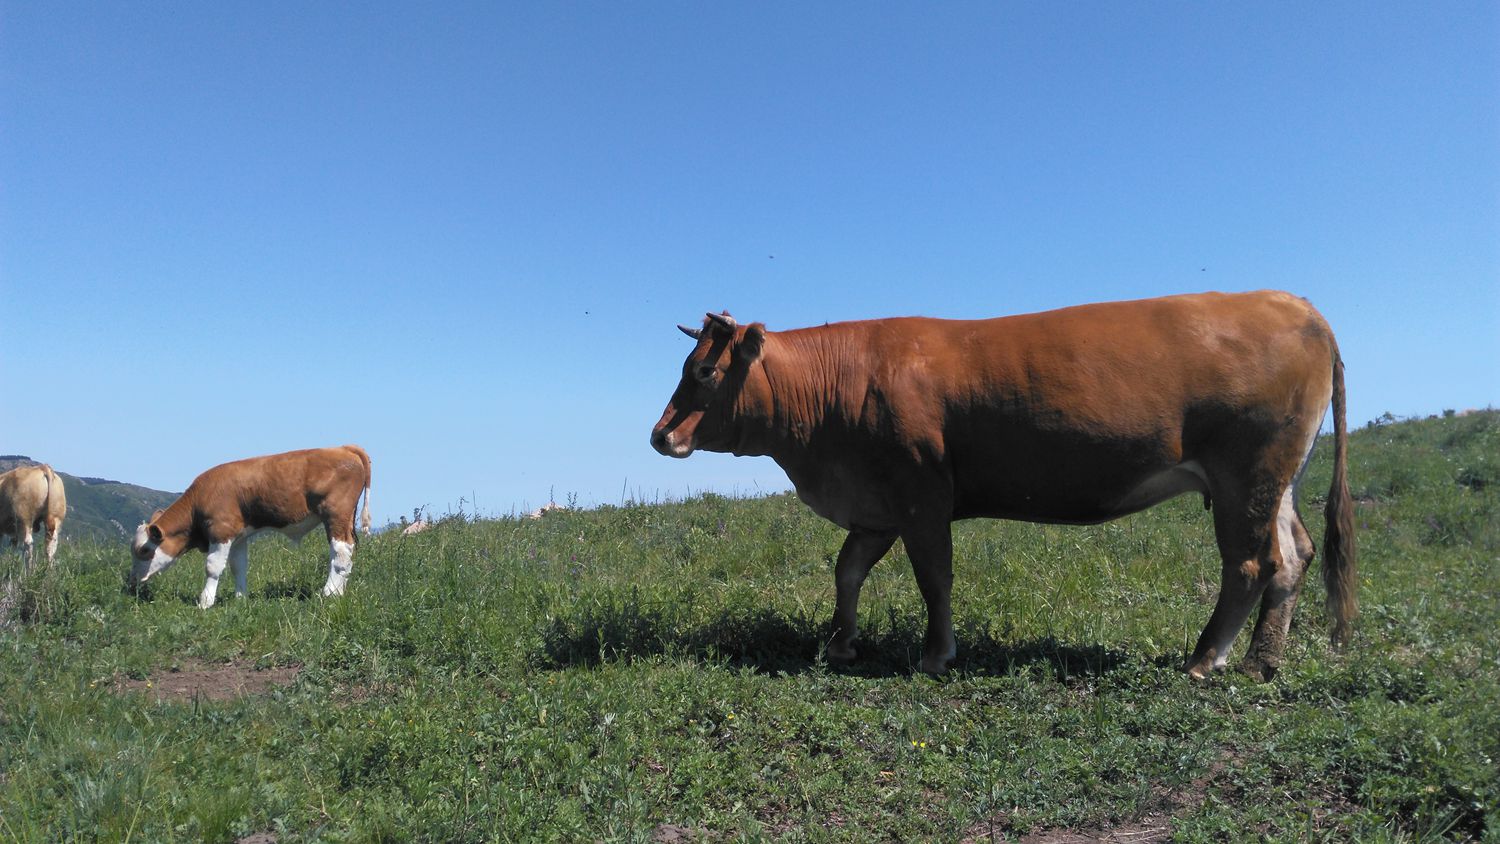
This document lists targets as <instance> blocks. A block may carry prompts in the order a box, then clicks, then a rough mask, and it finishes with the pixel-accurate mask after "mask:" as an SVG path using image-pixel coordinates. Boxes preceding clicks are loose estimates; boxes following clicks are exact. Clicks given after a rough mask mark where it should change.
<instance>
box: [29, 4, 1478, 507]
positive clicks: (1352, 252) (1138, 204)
mask: <svg viewBox="0 0 1500 844" xmlns="http://www.w3.org/2000/svg"><path fill="white" fill-rule="evenodd" d="M0 97H3V99H0V383H3V384H5V386H6V396H5V398H4V399H3V400H0V452H19V453H24V454H28V455H31V456H33V457H36V458H38V459H43V460H47V461H50V462H52V463H53V464H54V465H56V466H57V467H59V468H61V469H63V470H65V471H70V472H74V473H79V474H88V475H98V476H106V477H112V478H118V479H122V480H128V481H133V482H136V483H141V484H145V485H148V486H152V487H157V488H161V489H168V490H180V489H183V488H184V487H185V486H186V485H187V484H188V482H190V481H191V480H192V478H193V477H194V476H195V475H196V474H197V473H198V472H199V471H201V470H203V469H205V468H207V467H209V466H211V465H214V464H216V463H220V462H223V461H225V460H230V459H234V458H238V457H244V456H249V455H254V454H262V453H267V452H272V451H281V450H285V449H291V448H300V447H306V446H311V445H332V444H338V443H344V442H357V443H360V444H363V445H364V446H365V447H366V448H367V449H368V450H369V451H370V453H371V455H372V457H373V459H374V464H375V489H374V496H373V497H374V508H375V515H376V517H377V519H379V520H382V521H384V520H387V519H394V518H396V517H397V516H399V515H402V514H407V513H410V511H411V509H412V508H413V507H416V506H419V505H424V504H425V505H430V506H431V507H432V508H433V509H435V510H437V511H438V512H442V511H443V510H445V509H448V508H450V507H453V506H456V505H457V504H458V501H459V499H460V498H461V497H462V498H465V499H471V500H477V504H478V508H479V510H480V511H482V512H485V513H506V512H509V511H511V510H512V509H513V508H516V509H519V508H523V507H535V506H538V505H540V504H542V503H545V502H546V501H547V500H548V497H549V495H551V494H555V495H556V497H557V499H558V500H559V501H562V500H564V499H565V498H566V497H567V496H568V495H569V494H573V495H576V497H577V499H578V500H579V502H580V503H583V504H594V503H618V502H619V501H620V500H621V499H622V497H623V496H633V497H642V498H648V499H651V498H656V497H667V496H673V497H679V496H682V495H685V494H688V493H689V492H696V491H699V490H703V489H716V490H720V491H724V492H739V493H755V492H757V491H767V492H768V491H772V490H779V489H784V488H786V486H787V482H786V479H785V476H784V475H783V474H782V473H781V472H780V471H779V470H778V469H777V468H776V466H775V464H773V463H771V462H770V461H769V460H766V459H749V458H739V459H736V458H731V457H727V456H719V455H707V454H700V455H696V456H694V457H693V458H691V459H689V460H687V461H673V460H669V459H667V458H664V457H660V456H658V455H657V454H656V453H655V452H653V451H652V450H651V449H650V447H649V446H648V444H647V435H648V433H649V429H650V426H651V425H652V423H654V422H655V421H656V419H657V417H658V415H659V414H660V413H661V410H662V407H663V406H664V405H665V403H666V400H667V398H668V395H669V394H670V392H671V390H672V388H673V386H674V384H675V382H676V379H677V375H678V372H679V367H680V364H681V361H682V358H683V356H684V355H685V354H686V353H687V351H688V341H687V340H686V339H685V338H683V337H682V335H680V334H679V333H678V332H677V331H676V330H675V329H674V328H673V325H674V324H675V323H678V322H688V323H692V322H694V321H696V320H698V319H700V318H701V316H702V314H703V312H704V311H705V310H708V309H714V310H718V309H722V308H728V309H729V310H730V311H731V312H732V313H733V314H735V316H737V317H739V318H740V319H741V320H744V321H749V320H760V321H764V322H765V323H766V324H767V325H768V326H769V327H770V328H772V329H778V328H793V327H797V326H802V325H808V324H815V323H821V322H824V321H833V320H842V319H853V318H865V317H876V316H890V315H903V314H927V315H933V316H947V317H982V316H993V315H1000V314H1007V313H1018V312H1025V311H1034V310H1041V309H1046V308H1051V307H1057V306H1063V305H1069V304H1075V303H1079V302H1086V301H1096V300H1104V299H1120V298H1135V297H1143V296H1154V295H1160V294H1167V293H1178V292H1187V291H1197V290H1204V289H1218V290H1243V289H1254V288H1260V287H1278V288H1284V289H1287V290H1291V291H1294V292H1296V293H1299V294H1302V295H1305V296H1307V297H1309V298H1310V299H1311V300H1312V301H1313V302H1314V303H1315V304H1316V305H1317V306H1318V307H1319V308H1320V309H1321V310H1322V311H1323V313H1324V314H1325V315H1326V316H1327V317H1328V319H1329V321H1330V322H1331V323H1332V325H1333V326H1334V329H1335V331H1336V332H1337V334H1338V336H1339V340H1340V342H1341V344H1342V347H1343V354H1344V357H1345V359H1346V361H1347V362H1348V367H1349V371H1348V392H1349V408H1350V416H1351V422H1352V423H1353V424H1355V425H1360V424H1363V423H1365V422H1367V421H1368V420H1370V419H1372V418H1374V417H1375V416H1378V415H1380V414H1381V413H1383V412H1385V411H1391V412H1393V413H1396V414H1397V415H1411V414H1426V413H1435V412H1439V411H1440V410H1442V409H1443V408H1457V409H1462V408H1465V407H1473V406H1484V405H1486V404H1492V403H1496V402H1500V375H1497V361H1500V6H1497V5H1496V4H1493V3H1441V4H1414V3H1374V4H1371V3H1328V4H1321V3H1320V4H1307V3H1264V4H1260V3H1258V4H1250V5H1243V4H1241V5H1229V4H1201V3H1200V4H1187V3H1165V2H1163V3H1150V4H1121V3H1103V2H1098V3H1096V2H1079V3H1066V4H1064V3H1031V4H1021V3H990V2H984V3H968V4H966V3H943V4H926V3H924V4H895V3H878V4H855V3H842V2H834V3H815V4H807V3H753V4H752V3H683V2H674V3H605V2H570V3H534V4H521V3H474V4H458V3H440V4H426V3H417V4H413V3H388V4H376V3H369V4H366V3H358V4H348V3H249V4H246V3H234V4H224V3H156V2H145V3H99V4H86V5H79V4H65V3H7V4H5V5H4V6H3V7H0ZM772 256H774V257H772ZM554 491H555V493H554ZM470 506H472V505H470Z"/></svg>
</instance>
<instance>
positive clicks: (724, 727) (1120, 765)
mask: <svg viewBox="0 0 1500 844" xmlns="http://www.w3.org/2000/svg"><path fill="white" fill-rule="evenodd" d="M1497 416H1500V415H1497V414H1495V413H1493V412H1489V413H1481V414H1475V415H1471V416H1467V417H1462V418H1452V419H1436V420H1427V421H1417V422H1403V423H1397V424H1392V425H1387V426H1380V427H1373V428H1367V429H1363V430H1360V431H1358V432H1356V433H1355V435H1354V438H1353V443H1352V447H1351V458H1352V468H1351V473H1350V474H1351V478H1352V481H1353V485H1354V491H1355V492H1356V494H1357V495H1358V496H1360V501H1359V505H1358V507H1359V512H1358V518H1359V524H1360V528H1361V531H1362V532H1361V534H1360V550H1361V555H1362V558H1361V599H1362V602H1363V615H1362V616H1361V617H1360V619H1359V620H1358V621H1357V625H1356V638H1355V641H1354V642H1353V644H1352V646H1351V647H1350V648H1349V649H1348V650H1347V651H1346V652H1343V653H1335V652H1333V651H1331V650H1330V649H1329V647H1328V645H1327V640H1326V635H1325V621H1326V619H1325V616H1324V614H1323V612H1322V609H1321V606H1320V605H1321V602H1322V598H1323V595H1322V590H1321V587H1320V585H1319V583H1318V581H1317V578H1316V577H1312V578H1310V579H1309V583H1308V586H1307V589H1306V592H1305V595H1304V600H1303V603H1302V606H1301V608H1300V611H1299V615H1298V622H1297V626H1296V628H1295V629H1294V631H1293V635H1292V637H1291V643H1290V645H1289V648H1288V653H1287V662H1286V665H1285V667H1284V668H1283V670H1282V672H1281V674H1280V675H1279V676H1278V677H1277V678H1276V680H1275V681H1273V682H1271V683H1269V684H1261V685H1257V684H1251V683H1249V682H1247V681H1246V680H1245V679H1244V678H1243V677H1240V676H1237V675H1233V674H1230V675H1225V676H1223V677H1220V678H1216V679H1213V680H1211V681H1208V682H1205V683H1195V682H1193V681H1190V680H1189V679H1187V678H1186V677H1185V676H1184V675H1182V674H1181V673H1180V672H1179V671H1178V667H1179V665H1180V663H1181V661H1182V659H1183V657H1184V655H1185V652H1186V651H1187V650H1188V649H1189V648H1190V647H1191V644H1192V642H1193V639H1194V637H1195V636H1196V635H1197V632H1198V630H1199V629H1200V628H1201V626H1202V625H1203V623H1204V621H1205V620H1206V618H1207V616H1208V613H1209V611H1210V609H1211V607H1212V602H1213V599H1214V595H1215V591H1216V589H1217V580H1218V575H1217V573H1218V561H1217V559H1216V555H1215V551H1214V546H1213V542H1212V539H1211V531H1210V526H1209V520H1208V517H1207V514H1205V513H1204V512H1203V511H1202V505H1201V503H1200V502H1199V500H1198V499H1197V498H1182V499H1178V500H1176V501H1174V502H1170V503H1169V504H1167V505H1165V506H1163V507H1159V508H1157V509H1156V510H1153V511H1151V512H1148V513H1144V514H1140V515H1137V516H1134V517H1131V518H1128V519H1125V520H1121V521H1118V522H1114V523H1110V524H1107V525H1101V526H1097V527H1090V528H1074V527H1050V526H1036V525H1025V524H1015V523H1004V522H972V523H966V524H963V525H961V526H959V528H958V530H957V532H956V540H955V545H956V550H957V555H958V563H957V565H956V568H957V584H956V588H955V617H956V620H957V624H958V627H959V631H958V642H959V659H958V662H957V667H956V670H955V671H954V672H952V674H951V675H950V676H947V677H944V678H941V679H931V678H928V677H925V676H921V675H917V674H913V673H912V672H911V670H910V667H911V665H913V664H914V662H915V661H916V660H917V659H918V658H919V656H920V649H921V635H922V624H923V615H922V605H921V601H920V598H919V597H918V595H917V590H916V586H915V584H914V582H913V580H912V577H911V574H910V569H909V566H908V565H907V562H906V560H905V558H904V556H903V555H902V553H901V551H900V548H899V546H898V548H897V549H896V551H894V552H893V555H892V557H891V558H890V559H887V560H886V561H885V562H883V563H881V564H880V566H878V567H877V568H876V570H875V572H874V573H873V574H872V576H871V578H870V581H869V584H868V585H867V587H866V590H865V599H864V602H863V604H862V606H861V610H862V614H861V624H862V627H863V628H864V630H865V631H866V632H865V636H864V638H863V647H862V654H863V655H862V658H861V660H860V662H859V663H858V665H857V666H856V667H855V668H853V669H852V670H849V671H836V670H832V669H830V668H829V667H827V666H826V665H825V664H824V663H823V662H822V660H821V659H820V657H819V651H820V648H821V646H822V644H823V642H824V639H825V637H826V632H827V631H826V628H827V624H828V619H829V615H830V613H831V611H832V606H833V584H832V576H831V568H832V558H833V555H834V554H835V553H836V551H837V549H838V546H839V542H840V539H841V537H840V532H839V531H837V530H836V529H835V528H833V527H832V526H830V525H828V524H826V523H824V522H822V521H820V520H818V519H817V518H816V517H814V516H812V515H811V514H810V513H808V512H807V510H806V508H805V507H803V506H802V505H801V504H800V503H798V502H797V501H796V500H795V499H793V498H790V497H785V496H774V497H769V498H762V499H754V500H729V499H724V498H720V497H716V496H705V497H702V498H696V499H693V500H690V501H686V502H676V503H659V504H652V505H640V506H625V507H605V508H600V509H598V510H592V511H584V512H565V513H558V514H552V515H549V516H548V517H546V518H543V519H539V520H534V521H533V520H500V521H484V522H477V523H469V522H465V521H463V520H461V519H451V520H449V521H447V522H444V523H442V524H439V525H438V526H437V527H435V528H434V529H432V530H430V531H428V532H426V533H423V534H419V535H416V536H413V537H406V538H403V537H400V536H396V535H389V534H388V535H383V536H379V537H375V538H373V539H368V540H365V541H363V542H362V543H361V545H360V546H359V549H358V552H357V554H356V563H355V569H354V575H353V579H352V580H351V590H350V594H348V595H346V596H345V597H343V598H341V599H337V600H323V599H321V598H318V597H316V591H317V589H318V587H319V586H320V585H321V583H322V581H323V578H324V576H325V574H326V565H327V563H326V560H327V549H326V545H325V544H324V543H323V542H322V541H321V538H320V537H319V536H318V535H316V534H315V535H314V538H310V539H308V540H307V541H306V542H305V543H304V544H303V545H302V546H300V547H289V546H287V545H286V544H285V543H283V542H281V541H280V540H269V541H265V542H263V543H261V544H258V545H256V546H254V547H252V549H251V570H250V584H251V590H252V593H253V594H252V597H251V598H249V599H248V600H244V601H236V600H233V599H232V597H230V596H229V594H227V593H228V592H230V591H231V590H230V589H229V588H228V585H227V584H226V589H225V592H224V593H221V603H220V605H219V606H217V607H215V608H214V609H212V610H210V611H208V612H202V611H199V610H198V609H196V608H195V607H194V606H193V602H194V601H195V600H196V596H197V593H198V591H199V589H200V588H201V586H202V557H201V556H200V555H192V556H190V557H189V558H188V559H186V560H184V561H183V562H181V563H179V564H178V566H177V567H176V568H174V569H172V570H170V571H168V572H167V573H165V574H164V575H163V576H162V577H161V579H160V580H157V581H153V583H152V584H151V588H150V589H148V590H147V591H146V592H145V593H144V594H143V595H141V596H140V597H137V596H134V595H131V594H129V593H128V592H127V591H125V590H124V589H122V579H121V577H122V574H123V572H124V570H125V567H126V559H125V557H126V555H125V552H124V549H123V547H122V546H121V545H119V544H118V543H116V544H110V545H99V544H85V543H73V544H70V545H65V546H64V551H63V553H62V555H61V556H60V561H61V564H60V565H58V566H55V567H54V568H53V569H51V570H50V571H48V572H45V573H37V574H35V575H33V576H32V577H31V578H30V579H28V580H26V581H25V582H23V583H22V584H21V585H20V587H19V588H18V591H17V592H16V593H15V596H14V599H13V601H14V603H13V605H12V607H11V608H10V610H9V614H10V616H11V619H12V627H11V629H10V630H9V631H7V632H0V840H4V841H10V840H15V841H37V842H41V841H58V840H111V841H118V840H142V841H198V840H207V841H237V840H239V841H247V842H248V841H251V840H254V841H259V842H265V841H268V840H276V841H280V842H291V841H358V842H365V841H371V842H373V841H405V840H422V841H523V840H541V841H551V840H563V841H600V840H602V841H652V840H655V841H685V840H712V841H726V840H789V841H844V840H869V841H885V840H947V841H955V840H966V839H967V840H974V841H991V840H1034V841H1041V840H1052V841H1056V840H1065V839H1062V838H1059V837H1051V838H1048V837H1046V836H1043V835H1041V833H1044V832H1045V833H1047V835H1060V834H1061V832H1060V831H1063V830H1068V831H1073V832H1079V833H1086V834H1092V835H1096V836H1099V835H1105V834H1107V833H1108V832H1109V831H1114V832H1115V833H1116V834H1117V835H1118V836H1119V837H1118V838H1117V839H1116V840H1122V841H1123V840H1128V841H1160V840H1166V839H1167V838H1168V837H1171V838H1174V839H1177V840H1185V841H1221V840H1282V841H1304V840H1340V841H1343V840H1359V841H1413V840H1438V839H1485V840H1495V839H1496V836H1497V835H1500V817H1497V814H1496V811H1497V806H1500V773H1497V765H1496V760H1497V759H1500V705H1497V702H1500V670H1497V658H1500V600H1497V598H1500V563H1497V560H1500V512H1497V506H1496V504H1497V501H1496V496H1497V490H1500V483H1497V482H1500V418H1497ZM1329 450H1330V449H1328V448H1327V447H1326V444H1325V446H1324V447H1322V448H1320V450H1319V453H1318V457H1317V462H1316V463H1315V465H1314V466H1313V468H1312V470H1311V472H1310V477H1309V478H1308V481H1307V483H1306V485H1305V487H1304V503H1303V506H1304V509H1305V511H1306V512H1307V514H1308V516H1309V519H1308V521H1309V526H1310V527H1311V529H1312V531H1313V534H1314V538H1315V539H1317V538H1319V537H1321V534H1322V520H1321V515H1320V512H1321V497H1322V495H1323V494H1324V492H1326V489H1327V484H1328V480H1327V479H1328V462H1327V458H1328V452H1329ZM4 565H6V566H9V567H11V568H13V566H14V564H13V562H12V561H10V560H7V561H6V562H5V563H4ZM1247 638H1248V635H1244V636H1242V637H1241V640H1240V642H1239V645H1240V646H1241V647H1243V646H1244V643H1245V640H1246V639H1247ZM257 669H276V670H275V671H271V670H257ZM293 676H294V677H295V679H292V680H290V682H289V684H286V685H276V684H277V683H286V682H287V680H288V678H290V677H293ZM203 678H211V679H210V680H209V681H207V682H205V681H204V679H203ZM241 685H243V686H244V687H245V689H246V690H247V691H251V692H253V693H249V694H241V693H238V692H236V689H237V688H239V687H240V686H241ZM1028 836H1032V837H1031V838H1029V839H1028Z"/></svg>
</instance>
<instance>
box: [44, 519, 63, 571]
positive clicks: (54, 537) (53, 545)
mask: <svg viewBox="0 0 1500 844" xmlns="http://www.w3.org/2000/svg"><path fill="white" fill-rule="evenodd" d="M61 531H62V519H48V520H47V563H48V565H51V563H52V559H53V558H54V557H56V556H57V541H58V539H60V538H61V537H60V536H58V534H59V533H60V532H61Z"/></svg>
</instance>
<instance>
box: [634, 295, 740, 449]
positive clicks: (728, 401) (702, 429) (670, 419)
mask: <svg viewBox="0 0 1500 844" xmlns="http://www.w3.org/2000/svg"><path fill="white" fill-rule="evenodd" d="M677 327H678V328H679V329H681V331H682V333H684V334H686V335H687V336H689V337H691V338H693V339H694V340H696V341H698V345H697V346H695V347H693V353H692V354H690V355H688V357H687V361H686V362H684V363H683V365H682V381H680V382H679V383H678V384H677V391H676V392H674V393H673V394H672V400H671V401H669V402H667V409H666V411H664V412H663V413H662V415H661V420H660V421H658V422H657V423H656V427H654V428H652V429H651V447H652V448H654V449H656V450H657V451H659V452H661V453H662V454H665V455H667V456H668V457H687V456H688V455H689V454H692V453H693V451H695V450H696V449H700V448H702V449H706V450H708V451H731V450H733V448H734V445H735V443H736V442H737V441H738V439H739V433H740V432H739V430H738V425H737V424H736V423H737V422H738V419H737V418H736V413H737V410H736V406H737V403H738V402H739V399H740V397H741V392H742V390H743V388H744V386H745V377H746V375H748V374H749V372H750V367H751V365H752V364H754V363H755V362H756V361H757V360H759V359H760V355H761V351H762V350H763V348H764V346H765V342H766V327H765V326H764V325H761V324H760V323H758V322H757V323H752V324H750V325H745V326H742V325H739V324H738V323H736V322H735V321H734V317H731V316H730V315H729V313H728V312H727V311H726V312H725V313H722V314H708V315H707V316H705V317H704V318H703V327H702V328H688V327H687V326H685V325H679V326H677Z"/></svg>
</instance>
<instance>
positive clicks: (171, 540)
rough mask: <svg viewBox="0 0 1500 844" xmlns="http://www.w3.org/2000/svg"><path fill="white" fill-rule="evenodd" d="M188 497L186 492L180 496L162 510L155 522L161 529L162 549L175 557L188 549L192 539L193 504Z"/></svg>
mask: <svg viewBox="0 0 1500 844" xmlns="http://www.w3.org/2000/svg"><path fill="white" fill-rule="evenodd" d="M188 498H189V496H188V495H187V494H186V493H184V494H183V495H181V496H180V497H178V499H177V500H176V501H173V502H172V503H171V505H170V506H168V507H167V509H166V510H163V511H162V514H161V515H160V516H159V517H157V519H156V523H155V524H156V527H157V528H158V529H160V530H161V548H162V550H163V551H165V552H167V553H168V554H171V555H172V556H174V557H175V556H177V555H178V554H181V553H182V552H184V551H186V550H187V549H188V545H189V543H190V542H191V541H192V534H193V504H192V502H191V501H189V500H188Z"/></svg>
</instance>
